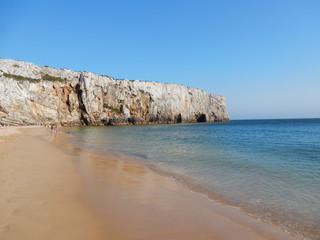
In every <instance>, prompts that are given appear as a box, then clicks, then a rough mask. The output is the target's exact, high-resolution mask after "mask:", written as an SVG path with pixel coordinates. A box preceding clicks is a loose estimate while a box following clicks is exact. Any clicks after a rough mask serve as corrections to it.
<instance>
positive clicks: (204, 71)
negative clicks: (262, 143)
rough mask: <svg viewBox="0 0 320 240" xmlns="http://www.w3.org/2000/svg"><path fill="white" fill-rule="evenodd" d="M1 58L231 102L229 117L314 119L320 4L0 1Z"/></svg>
mask: <svg viewBox="0 0 320 240" xmlns="http://www.w3.org/2000/svg"><path fill="white" fill-rule="evenodd" d="M0 9H1V15H0V57H2V58H11V59H19V60H25V61H31V62H34V63H36V64H39V65H49V66H52V67H57V68H62V67H65V68H71V69H74V70H86V71H92V72H95V73H98V74H106V75H110V76H113V77H115V78H127V79H139V80H152V81H159V82H168V83H178V84H183V85H187V86H191V87H197V88H201V89H204V90H206V91H208V92H210V93H217V94H220V95H224V96H226V97H227V105H228V109H229V113H230V116H231V118H232V119H251V118H300V117H320V1H319V0H298V1H297V0H223V1H222V0H193V1H192V0H157V1H156V0H105V1H102V0H101V1H99V0H90V1H89V0H88V1H81V0H77V1H68V0H46V1H43V0H38V1H37V0H14V1H12V0H0Z"/></svg>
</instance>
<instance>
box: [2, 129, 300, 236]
mask: <svg viewBox="0 0 320 240" xmlns="http://www.w3.org/2000/svg"><path fill="white" fill-rule="evenodd" d="M1 130H2V129H0V139H5V141H3V142H0V149H1V150H0V164H1V171H0V193H1V202H0V227H1V229H0V239H4V240H6V239H49V240H50V239H71V240H72V239H110V240H118V239H119V240H160V239H161V240H162V239H163V240H169V239H172V240H173V239H174V240H180V239H181V240H182V239H183V240H187V239H190V240H191V239H192V240H202V239H214V240H220V239H221V240H222V239H224V240H233V239H246V240H262V239H274V240H277V239H279V240H291V239H297V238H294V237H292V236H290V235H289V234H288V233H285V232H282V231H280V230H278V229H276V228H275V227H273V226H270V225H268V224H266V223H262V222H260V221H258V220H255V219H253V218H251V217H249V216H247V215H245V214H243V213H242V212H240V211H239V210H238V209H236V208H232V207H229V206H225V205H223V204H219V203H217V202H215V201H212V200H210V199H208V198H207V197H205V196H203V195H201V194H197V193H194V192H191V191H190V190H189V189H188V188H186V187H184V186H182V185H181V184H180V183H178V182H177V181H175V180H174V179H173V178H171V177H168V176H163V175H161V174H159V173H156V172H154V171H152V170H150V169H149V168H147V167H145V166H143V165H141V164H137V163H135V162H132V161H131V160H129V159H128V160H120V159H119V157H117V155H110V154H108V155H107V156H106V155H105V153H104V156H101V155H98V154H96V153H92V152H89V151H87V150H83V149H80V148H76V147H75V146H72V145H70V144H66V141H65V139H64V138H65V136H64V135H65V134H57V135H56V134H51V133H50V132H49V131H47V130H46V129H43V128H33V129H27V130H22V131H23V133H22V134H20V135H11V136H7V137H1ZM80 176H81V177H80Z"/></svg>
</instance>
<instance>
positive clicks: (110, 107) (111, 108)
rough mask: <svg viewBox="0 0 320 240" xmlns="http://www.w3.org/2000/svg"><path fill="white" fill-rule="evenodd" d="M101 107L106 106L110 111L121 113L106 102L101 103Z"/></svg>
mask: <svg viewBox="0 0 320 240" xmlns="http://www.w3.org/2000/svg"><path fill="white" fill-rule="evenodd" d="M103 107H104V108H107V109H109V110H111V111H112V112H115V113H121V111H120V109H119V108H115V107H112V106H109V105H108V104H106V103H105V104H103Z"/></svg>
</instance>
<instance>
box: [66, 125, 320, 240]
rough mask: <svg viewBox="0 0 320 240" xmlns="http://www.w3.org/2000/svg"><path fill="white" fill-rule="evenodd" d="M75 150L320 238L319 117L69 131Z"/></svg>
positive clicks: (279, 225) (284, 227) (83, 128)
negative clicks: (139, 168)
mask: <svg viewBox="0 0 320 240" xmlns="http://www.w3.org/2000/svg"><path fill="white" fill-rule="evenodd" d="M64 131H68V132H71V134H72V135H73V136H74V137H73V138H72V141H73V143H74V144H76V145H78V146H81V147H85V148H90V149H96V150H100V151H101V150H103V151H112V152H120V153H122V154H125V155H126V156H130V158H132V159H134V160H135V161H140V162H141V163H142V164H146V165H148V166H149V167H150V168H152V169H154V170H156V171H159V172H161V173H163V174H167V175H169V176H172V177H174V178H176V179H177V180H178V181H181V183H182V184H185V185H186V186H187V187H189V188H191V189H192V190H193V191H198V192H200V193H202V194H205V195H207V196H208V197H210V198H212V199H215V200H217V201H220V202H222V203H225V204H229V205H232V206H236V207H239V208H240V209H241V210H243V211H245V212H246V213H247V214H249V215H252V216H254V217H256V218H259V219H261V220H263V221H266V222H269V223H271V224H273V225H275V226H277V227H279V228H281V229H283V230H287V231H290V232H292V233H294V234H302V235H303V236H305V237H306V238H308V239H320V119H281V120H234V121H230V122H222V123H198V124H163V125H132V126H114V127H71V128H64Z"/></svg>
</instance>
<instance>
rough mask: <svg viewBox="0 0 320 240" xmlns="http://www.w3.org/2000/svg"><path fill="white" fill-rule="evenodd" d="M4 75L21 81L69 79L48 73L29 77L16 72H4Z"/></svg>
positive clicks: (58, 80)
mask: <svg viewBox="0 0 320 240" xmlns="http://www.w3.org/2000/svg"><path fill="white" fill-rule="evenodd" d="M3 76H5V77H7V78H12V79H14V80H17V81H19V82H21V81H29V82H34V83H35V82H39V81H41V80H45V81H51V82H63V81H67V79H66V78H60V77H54V76H51V75H48V74H45V75H42V76H41V78H28V77H24V76H20V75H15V74H10V73H3Z"/></svg>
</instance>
